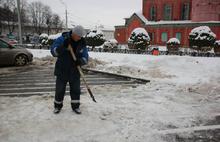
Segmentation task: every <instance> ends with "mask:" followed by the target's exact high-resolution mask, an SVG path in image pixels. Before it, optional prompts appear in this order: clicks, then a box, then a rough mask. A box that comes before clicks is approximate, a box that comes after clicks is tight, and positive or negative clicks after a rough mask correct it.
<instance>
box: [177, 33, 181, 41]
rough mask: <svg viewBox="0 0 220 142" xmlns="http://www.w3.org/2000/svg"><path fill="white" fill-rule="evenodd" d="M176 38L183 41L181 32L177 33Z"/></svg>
mask: <svg viewBox="0 0 220 142" xmlns="http://www.w3.org/2000/svg"><path fill="white" fill-rule="evenodd" d="M176 38H177V39H179V41H181V33H176Z"/></svg>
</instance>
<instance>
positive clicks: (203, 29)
mask: <svg viewBox="0 0 220 142" xmlns="http://www.w3.org/2000/svg"><path fill="white" fill-rule="evenodd" d="M197 33H198V36H197V37H196V38H195V40H204V39H206V38H207V36H204V35H203V36H201V35H202V34H203V33H206V34H208V35H210V36H213V37H214V38H216V35H215V34H214V33H213V32H212V31H211V29H210V28H209V27H208V26H200V27H197V28H194V29H192V31H191V32H190V35H197Z"/></svg>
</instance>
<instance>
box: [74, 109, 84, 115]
mask: <svg viewBox="0 0 220 142" xmlns="http://www.w3.org/2000/svg"><path fill="white" fill-rule="evenodd" d="M73 111H74V112H75V113H76V114H81V113H82V112H81V110H80V109H79V108H75V109H73Z"/></svg>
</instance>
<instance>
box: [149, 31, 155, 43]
mask: <svg viewBox="0 0 220 142" xmlns="http://www.w3.org/2000/svg"><path fill="white" fill-rule="evenodd" d="M149 36H150V40H151V42H152V43H154V33H149Z"/></svg>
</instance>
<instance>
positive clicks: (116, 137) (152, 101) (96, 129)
mask: <svg viewBox="0 0 220 142" xmlns="http://www.w3.org/2000/svg"><path fill="white" fill-rule="evenodd" d="M31 52H32V53H33V54H34V57H38V58H42V57H47V58H49V57H48V55H49V56H50V53H49V51H47V50H31ZM89 54H90V57H91V58H92V59H97V60H99V61H100V62H99V63H100V64H95V65H94V66H91V67H93V68H95V69H97V70H103V71H108V72H114V73H120V74H125V75H129V76H133V77H139V78H145V79H150V80H151V82H150V83H147V84H144V85H143V84H142V85H138V86H124V85H120V86H109V85H104V86H91V88H92V91H93V92H94V94H95V97H96V99H97V101H98V103H93V102H92V101H91V99H90V98H89V97H88V95H87V94H86V93H83V94H82V99H81V103H82V105H81V109H82V115H76V114H74V113H73V112H72V111H71V107H70V98H69V97H68V96H66V98H65V102H64V108H63V110H62V112H61V113H60V114H59V115H54V114H53V113H52V110H53V94H51V95H50V96H46V95H45V96H33V97H27V98H20V97H13V98H10V97H1V99H0V112H1V113H0V121H1V123H0V141H9V142H14V141H23V142H29V141H34V142H35V141H40V142H48V141H51V142H75V141H77V142H113V141H114V142H168V139H169V142H175V141H176V140H175V136H173V139H172V138H168V136H169V137H172V135H166V134H173V133H175V132H178V133H177V134H178V135H180V136H182V137H190V136H191V133H190V131H189V130H190V129H187V130H186V129H183V128H191V127H194V128H196V129H199V130H200V129H202V128H203V127H202V126H204V125H206V124H207V122H208V121H210V120H213V119H215V117H216V116H219V115H220V109H219V108H220V58H206V57H188V56H151V55H132V54H111V53H95V52H90V53H89ZM38 60H39V59H37V61H35V62H38ZM93 61H96V60H93ZM36 65H38V64H36ZM46 65H47V64H46ZM216 127H217V128H218V129H220V124H218V125H217V126H216ZM205 128H206V129H207V128H208V129H211V128H212V127H211V126H207V127H205ZM167 130H170V131H167Z"/></svg>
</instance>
